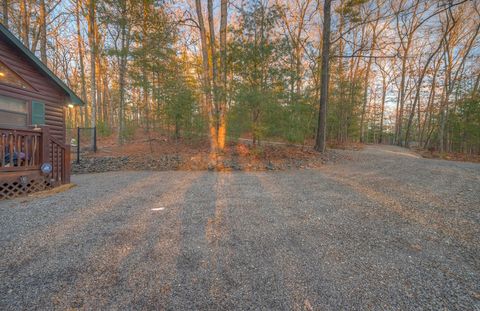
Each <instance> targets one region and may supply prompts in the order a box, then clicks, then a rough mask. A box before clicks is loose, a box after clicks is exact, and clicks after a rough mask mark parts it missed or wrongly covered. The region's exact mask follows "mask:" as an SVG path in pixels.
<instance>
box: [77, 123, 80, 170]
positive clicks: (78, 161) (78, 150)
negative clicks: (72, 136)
mask: <svg viewBox="0 0 480 311" xmlns="http://www.w3.org/2000/svg"><path fill="white" fill-rule="evenodd" d="M77 164H80V127H77Z"/></svg>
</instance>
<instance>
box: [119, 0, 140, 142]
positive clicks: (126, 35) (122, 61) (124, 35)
mask: <svg viewBox="0 0 480 311" xmlns="http://www.w3.org/2000/svg"><path fill="white" fill-rule="evenodd" d="M120 1H121V2H120V3H121V5H122V15H124V16H126V14H127V12H128V9H127V2H126V0H120ZM120 27H121V30H120V31H121V33H120V42H121V43H120V44H121V46H120V49H121V50H120V51H119V52H118V53H117V54H118V55H119V56H118V58H117V59H118V63H119V73H118V86H119V89H120V90H119V91H120V100H119V104H118V105H119V107H118V142H119V144H120V145H122V144H123V143H124V130H125V75H126V71H127V61H128V54H129V46H130V27H129V25H127V21H125V20H122V21H121V23H120ZM135 116H136V115H135Z"/></svg>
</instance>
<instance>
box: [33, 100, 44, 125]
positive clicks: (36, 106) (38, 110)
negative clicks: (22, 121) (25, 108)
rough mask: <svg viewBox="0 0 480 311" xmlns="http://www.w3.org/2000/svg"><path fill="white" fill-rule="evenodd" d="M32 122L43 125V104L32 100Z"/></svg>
mask: <svg viewBox="0 0 480 311" xmlns="http://www.w3.org/2000/svg"><path fill="white" fill-rule="evenodd" d="M32 124H35V125H45V104H44V103H40V102H32Z"/></svg>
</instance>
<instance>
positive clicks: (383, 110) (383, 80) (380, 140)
mask: <svg viewBox="0 0 480 311" xmlns="http://www.w3.org/2000/svg"><path fill="white" fill-rule="evenodd" d="M386 80H387V79H386V77H385V76H383V77H382V107H381V109H380V110H381V112H380V113H381V115H380V136H379V138H378V142H379V143H380V144H382V143H383V119H384V117H385V99H386V97H387V87H388V85H387V81H386Z"/></svg>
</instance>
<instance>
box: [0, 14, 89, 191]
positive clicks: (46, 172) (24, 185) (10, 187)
mask: <svg viewBox="0 0 480 311" xmlns="http://www.w3.org/2000/svg"><path fill="white" fill-rule="evenodd" d="M73 105H80V106H83V105H84V102H83V101H82V100H81V99H80V98H79V97H78V96H77V95H76V94H75V93H74V92H73V91H72V90H71V89H70V88H69V87H68V86H67V85H66V84H65V83H64V82H63V81H62V80H61V79H60V78H58V77H57V76H56V75H55V74H53V72H52V71H50V70H49V69H48V67H47V66H46V65H45V64H44V63H42V62H41V61H40V59H38V58H37V57H36V56H35V55H34V54H33V53H32V52H31V51H30V50H29V49H28V48H27V47H26V46H24V45H23V44H22V42H20V40H18V38H16V37H15V35H14V34H12V33H11V32H10V31H9V30H8V29H7V28H6V27H4V26H3V25H2V24H1V23H0V200H2V199H9V198H13V197H17V196H21V195H26V194H28V193H32V192H35V191H40V190H45V189H49V188H52V187H55V186H58V185H61V184H66V183H69V182H70V147H69V146H68V145H67V144H66V142H65V111H66V109H68V108H67V107H72V106H73Z"/></svg>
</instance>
